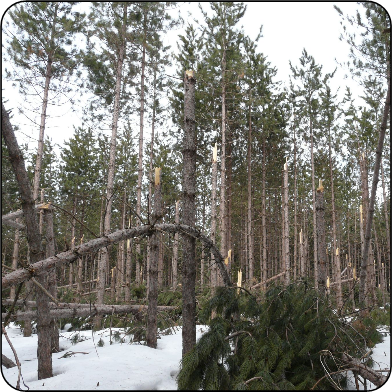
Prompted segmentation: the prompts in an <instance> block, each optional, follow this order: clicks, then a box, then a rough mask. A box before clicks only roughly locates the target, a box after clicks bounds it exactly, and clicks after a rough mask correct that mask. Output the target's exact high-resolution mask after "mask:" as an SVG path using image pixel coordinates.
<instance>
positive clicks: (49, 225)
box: [44, 208, 60, 353]
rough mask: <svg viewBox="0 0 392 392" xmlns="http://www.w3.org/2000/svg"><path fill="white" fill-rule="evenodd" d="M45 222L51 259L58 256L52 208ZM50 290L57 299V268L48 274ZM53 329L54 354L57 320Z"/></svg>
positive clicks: (55, 350)
mask: <svg viewBox="0 0 392 392" xmlns="http://www.w3.org/2000/svg"><path fill="white" fill-rule="evenodd" d="M44 212H45V221H46V257H51V256H54V255H55V254H56V246H55V240H54V230H53V210H52V208H49V209H45V210H44ZM48 288H49V290H48V291H49V293H50V294H51V295H52V297H53V298H57V279H56V268H53V269H52V270H51V271H50V272H49V273H48ZM50 329H51V350H52V353H57V352H59V351H60V342H59V329H58V325H57V320H55V319H52V320H51V322H50Z"/></svg>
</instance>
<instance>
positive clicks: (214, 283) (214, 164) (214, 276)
mask: <svg viewBox="0 0 392 392" xmlns="http://www.w3.org/2000/svg"><path fill="white" fill-rule="evenodd" d="M217 158H218V151H217V145H216V143H215V146H214V149H213V152H212V174H211V181H212V186H211V241H212V242H213V243H214V244H215V242H216V191H217V189H216V188H217V176H218V161H217ZM211 264H212V265H211V279H210V282H211V287H212V288H214V287H216V286H217V284H218V270H217V268H216V264H215V259H214V255H213V254H211Z"/></svg>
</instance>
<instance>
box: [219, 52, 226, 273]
mask: <svg viewBox="0 0 392 392" xmlns="http://www.w3.org/2000/svg"><path fill="white" fill-rule="evenodd" d="M225 74H226V50H225V49H224V50H223V55H222V94H221V100H222V126H221V135H222V151H221V185H220V209H219V210H220V232H221V235H220V236H221V246H220V249H221V254H222V255H223V256H224V257H225V256H226V255H227V242H226V241H227V227H226V224H227V203H226V84H225V83H226V78H225ZM218 281H219V279H218Z"/></svg>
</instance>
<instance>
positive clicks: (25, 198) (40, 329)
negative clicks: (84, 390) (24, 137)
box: [1, 104, 53, 380]
mask: <svg viewBox="0 0 392 392" xmlns="http://www.w3.org/2000/svg"><path fill="white" fill-rule="evenodd" d="M1 123H2V133H3V137H4V141H5V144H6V146H7V149H8V153H9V157H10V162H11V165H12V168H13V171H14V173H15V177H16V180H17V182H18V189H19V193H20V199H21V203H22V209H23V214H24V217H25V222H26V236H27V242H28V244H29V255H30V262H31V263H32V264H34V263H36V262H39V260H42V258H43V255H44V253H43V249H42V243H41V235H40V234H39V225H38V219H37V214H36V210H35V208H34V199H33V194H32V192H31V188H30V182H29V178H28V175H27V172H26V168H25V164H24V159H23V156H22V152H21V151H20V149H19V146H18V143H17V141H16V137H15V134H14V131H13V129H12V126H11V123H10V120H9V115H8V113H7V111H6V110H5V108H4V105H3V104H2V120H1ZM38 281H39V283H41V284H42V285H43V286H44V287H45V286H46V277H45V275H43V276H40V277H39V279H38ZM48 315H49V307H48V298H47V297H46V294H44V293H43V292H42V291H41V290H38V291H37V316H38V317H37V335H38V349H37V356H38V379H39V380H40V379H43V378H48V377H52V375H53V372H52V353H51V343H50V342H51V335H50V319H49V317H48Z"/></svg>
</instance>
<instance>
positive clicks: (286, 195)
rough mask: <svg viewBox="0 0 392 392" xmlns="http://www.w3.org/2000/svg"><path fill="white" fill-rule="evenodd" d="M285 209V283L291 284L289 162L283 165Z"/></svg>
mask: <svg viewBox="0 0 392 392" xmlns="http://www.w3.org/2000/svg"><path fill="white" fill-rule="evenodd" d="M283 196H284V197H283V200H284V205H283V211H284V221H283V227H284V231H283V236H284V249H283V251H284V252H285V262H286V264H285V268H284V271H285V272H286V274H285V285H286V286H288V285H289V284H290V243H289V238H290V228H289V169H288V166H287V162H286V163H285V164H284V167H283Z"/></svg>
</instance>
